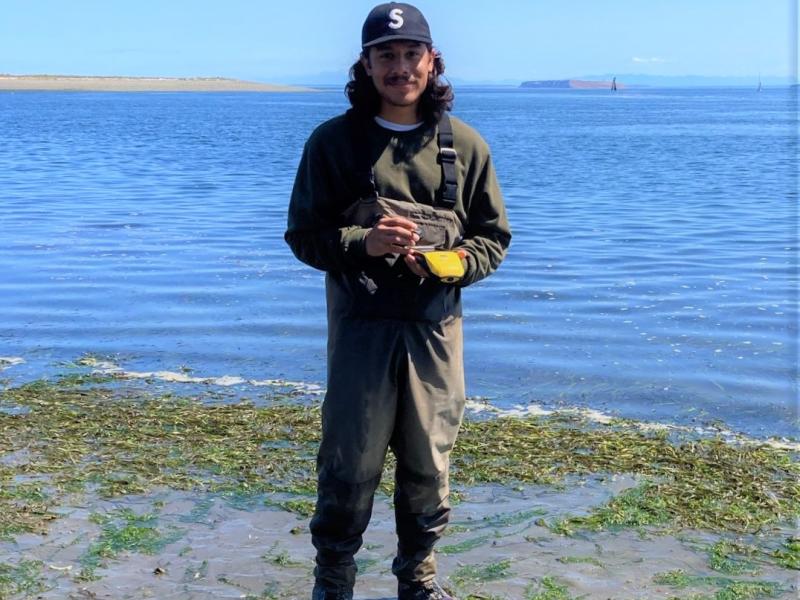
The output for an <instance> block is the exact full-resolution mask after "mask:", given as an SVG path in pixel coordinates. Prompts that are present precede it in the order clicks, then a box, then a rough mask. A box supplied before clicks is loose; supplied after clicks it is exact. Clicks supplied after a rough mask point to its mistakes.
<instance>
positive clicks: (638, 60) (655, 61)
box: [632, 56, 667, 64]
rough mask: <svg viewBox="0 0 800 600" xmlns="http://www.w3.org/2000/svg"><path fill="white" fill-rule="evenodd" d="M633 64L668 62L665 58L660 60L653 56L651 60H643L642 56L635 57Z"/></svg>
mask: <svg viewBox="0 0 800 600" xmlns="http://www.w3.org/2000/svg"><path fill="white" fill-rule="evenodd" d="M632 60H633V62H635V63H651V64H652V63H665V62H667V60H666V59H665V58H659V57H658V56H652V57H650V58H642V57H640V56H634V57H633V59H632Z"/></svg>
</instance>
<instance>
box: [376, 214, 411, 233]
mask: <svg viewBox="0 0 800 600" xmlns="http://www.w3.org/2000/svg"><path fill="white" fill-rule="evenodd" d="M378 224H379V225H385V226H387V227H401V228H403V229H407V230H409V231H415V230H416V229H417V224H416V223H414V221H411V220H410V219H406V218H405V217H399V216H394V215H393V216H386V217H383V218H381V220H380V221H378Z"/></svg>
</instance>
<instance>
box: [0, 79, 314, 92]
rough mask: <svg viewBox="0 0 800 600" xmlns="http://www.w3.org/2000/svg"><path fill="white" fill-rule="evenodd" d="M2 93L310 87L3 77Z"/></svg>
mask: <svg viewBox="0 0 800 600" xmlns="http://www.w3.org/2000/svg"><path fill="white" fill-rule="evenodd" d="M0 90H6V91H24V90H29V91H59V92H66V91H76V92H77V91H81V92H305V91H311V90H310V88H303V87H297V86H288V85H273V84H266V83H256V82H253V81H242V80H240V79H228V78H225V77H81V76H69V75H0Z"/></svg>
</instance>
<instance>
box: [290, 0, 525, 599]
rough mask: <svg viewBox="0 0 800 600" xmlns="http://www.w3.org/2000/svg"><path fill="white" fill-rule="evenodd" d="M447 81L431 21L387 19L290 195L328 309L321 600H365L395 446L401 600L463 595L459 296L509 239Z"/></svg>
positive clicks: (320, 464)
mask: <svg viewBox="0 0 800 600" xmlns="http://www.w3.org/2000/svg"><path fill="white" fill-rule="evenodd" d="M443 72H444V63H443V61H442V58H441V55H440V54H439V53H438V51H436V50H434V48H433V45H432V40H431V35H430V30H429V27H428V23H427V22H426V20H425V18H424V17H423V15H422V14H421V13H420V11H419V10H417V9H416V8H415V7H413V6H411V5H409V4H403V3H394V2H392V3H388V4H381V5H379V6H377V7H375V8H374V9H373V10H372V11H371V12H370V13H369V16H368V17H367V19H366V21H365V22H364V25H363V28H362V54H361V57H360V58H359V60H358V61H357V62H356V63H355V64H354V65H353V67H352V69H351V81H350V82H349V83H348V85H347V87H346V93H347V96H348V98H349V99H350V102H351V104H352V106H353V108H352V109H351V110H350V111H348V112H347V114H345V115H342V116H339V117H336V118H334V119H331V120H330V121H328V122H326V123H323V124H322V125H321V126H319V127H318V128H317V129H316V130H315V131H314V132H313V133H312V135H311V137H310V138H309V139H308V142H307V143H306V146H305V149H304V151H303V157H302V159H301V162H300V166H299V168H298V171H297V178H296V180H295V184H294V189H293V191H292V198H291V203H290V206H289V219H288V230H287V232H286V241H287V242H288V244H289V245H290V246H291V248H292V250H293V252H294V253H295V255H296V256H297V257H298V258H299V259H300V260H302V261H303V262H305V263H307V264H309V265H311V266H312V267H315V268H317V269H321V270H323V271H326V293H327V305H328V389H327V393H326V396H325V401H324V403H323V406H322V442H321V445H320V450H319V455H318V460H317V473H318V499H317V506H316V511H315V514H314V517H313V519H312V521H311V535H312V541H313V543H314V546H315V547H316V549H317V557H316V568H315V571H314V574H315V578H316V582H315V586H314V591H313V593H312V598H313V600H333V599H337V600H339V599H350V598H352V597H353V596H352V595H353V584H354V581H355V574H356V567H355V562H354V558H353V557H354V555H355V553H356V551H357V550H358V548H359V547H360V545H361V542H362V537H361V536H362V534H363V532H364V530H365V529H366V527H367V524H368V522H369V519H370V516H371V513H372V502H373V496H374V493H375V489H376V487H377V485H378V483H379V481H380V476H381V472H382V470H383V464H384V459H385V457H386V452H387V449H388V448H391V449H392V452H393V453H394V455H395V456H396V458H397V469H396V473H395V493H394V506H395V518H396V526H397V536H398V548H397V557H396V558H395V559H394V562H393V564H392V571H393V572H394V574H395V575H396V576H397V578H398V597H399V600H448V599H450V598H451V597H450V596H449V595H447V593H446V592H445V591H444V590H443V589H442V588H441V587H440V586H439V585H438V584H437V583H436V580H435V574H436V565H435V560H434V556H433V546H434V543H435V542H436V540H438V539H439V538H440V537H441V535H442V532H443V530H444V528H445V526H446V524H447V521H448V516H449V512H450V506H449V503H448V496H449V486H448V461H449V454H450V451H451V449H452V447H453V444H454V442H455V438H456V434H457V432H458V428H459V425H460V423H461V418H462V415H463V409H464V402H465V394H464V374H463V359H462V334H461V300H460V293H461V288H463V287H465V286H467V285H469V284H472V283H474V282H476V281H478V280H480V279H482V278H484V277H486V276H487V275H489V274H491V273H492V272H493V271H494V270H495V269H496V268H497V267H498V265H499V264H500V262H501V261H502V259H503V258H504V256H505V253H506V249H507V247H508V245H509V242H510V239H511V233H510V230H509V227H508V222H507V219H506V214H505V208H504V205H503V200H502V197H501V194H500V189H499V187H498V185H497V181H496V178H495V173H494V168H493V166H492V162H491V159H490V156H489V150H488V147H487V146H486V143H485V142H484V141H483V139H481V137H480V136H479V135H478V134H477V133H476V132H475V131H474V130H472V129H471V128H469V127H468V126H466V125H465V124H463V123H462V122H460V121H458V120H457V119H454V118H453V119H451V118H449V117H448V115H447V111H449V109H450V106H451V104H452V98H453V95H452V91H451V89H450V86H449V85H445V84H444V83H442V81H440V80H439V76H440V75H441V74H442V73H443ZM432 246H435V247H436V248H437V249H445V250H453V251H455V252H457V253H458V254H457V256H458V257H460V261H458V259H456V267H457V270H459V269H463V276H461V277H460V279H459V278H458V275H456V276H455V277H452V278H448V279H447V281H452V280H453V279H456V281H454V282H451V283H445V281H444V280H443V279H440V278H437V277H436V276H434V275H433V272H434V271H435V269H434V270H433V271H432V270H431V268H430V265H428V266H426V265H427V262H426V259H425V256H426V255H425V252H426V251H428V250H431V247H432ZM448 256H449V257H452V256H454V255H452V254H451V255H448Z"/></svg>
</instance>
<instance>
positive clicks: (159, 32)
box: [0, 0, 798, 83]
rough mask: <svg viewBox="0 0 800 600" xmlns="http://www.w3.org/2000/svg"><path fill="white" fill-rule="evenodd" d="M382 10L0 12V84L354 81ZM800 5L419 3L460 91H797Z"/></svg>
mask: <svg viewBox="0 0 800 600" xmlns="http://www.w3.org/2000/svg"><path fill="white" fill-rule="evenodd" d="M375 3H376V2H374V1H366V2H364V1H360V0H359V1H355V0H353V1H349V0H339V1H338V2H331V1H323V0H303V1H302V2H299V1H295V2H286V1H280V2H275V1H265V0H191V1H189V0H0V8H2V10H0V73H10V74H36V73H49V74H63V75H67V74H71V75H126V76H164V77H192V76H222V77H235V78H241V79H250V80H255V81H264V82H273V83H314V82H326V81H327V80H331V81H330V82H331V83H332V82H333V81H336V80H338V79H341V80H342V81H344V80H346V72H347V69H348V68H349V66H350V64H352V62H353V61H354V60H355V58H356V57H357V55H358V52H359V50H360V35H361V25H362V23H363V21H364V18H365V17H366V15H367V13H368V12H369V10H370V9H371V8H372V7H373V6H374V4H375ZM797 3H798V0H495V1H486V0H483V1H479V0H460V1H458V0H419V1H418V2H416V3H415V5H416V6H417V7H419V8H420V9H421V10H422V12H423V13H424V14H425V16H426V18H427V20H428V22H429V23H430V26H431V31H432V34H433V38H434V43H435V44H436V46H437V47H439V48H440V50H441V51H442V53H443V55H444V58H445V62H446V65H447V74H448V76H450V77H451V78H452V79H453V80H454V81H455V80H456V79H457V80H459V81H465V82H471V81H474V82H519V81H522V80H528V79H567V78H576V77H582V76H589V75H601V74H618V75H622V74H626V73H627V74H645V75H657V76H677V75H681V76H683V75H701V76H717V77H719V76H724V77H743V78H753V79H754V78H756V77H757V76H758V74H759V73H760V74H761V76H762V77H764V78H770V77H777V78H787V79H792V78H794V77H796V71H797V59H796V52H797V35H796V32H797V21H796V15H797V9H796V5H797Z"/></svg>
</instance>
